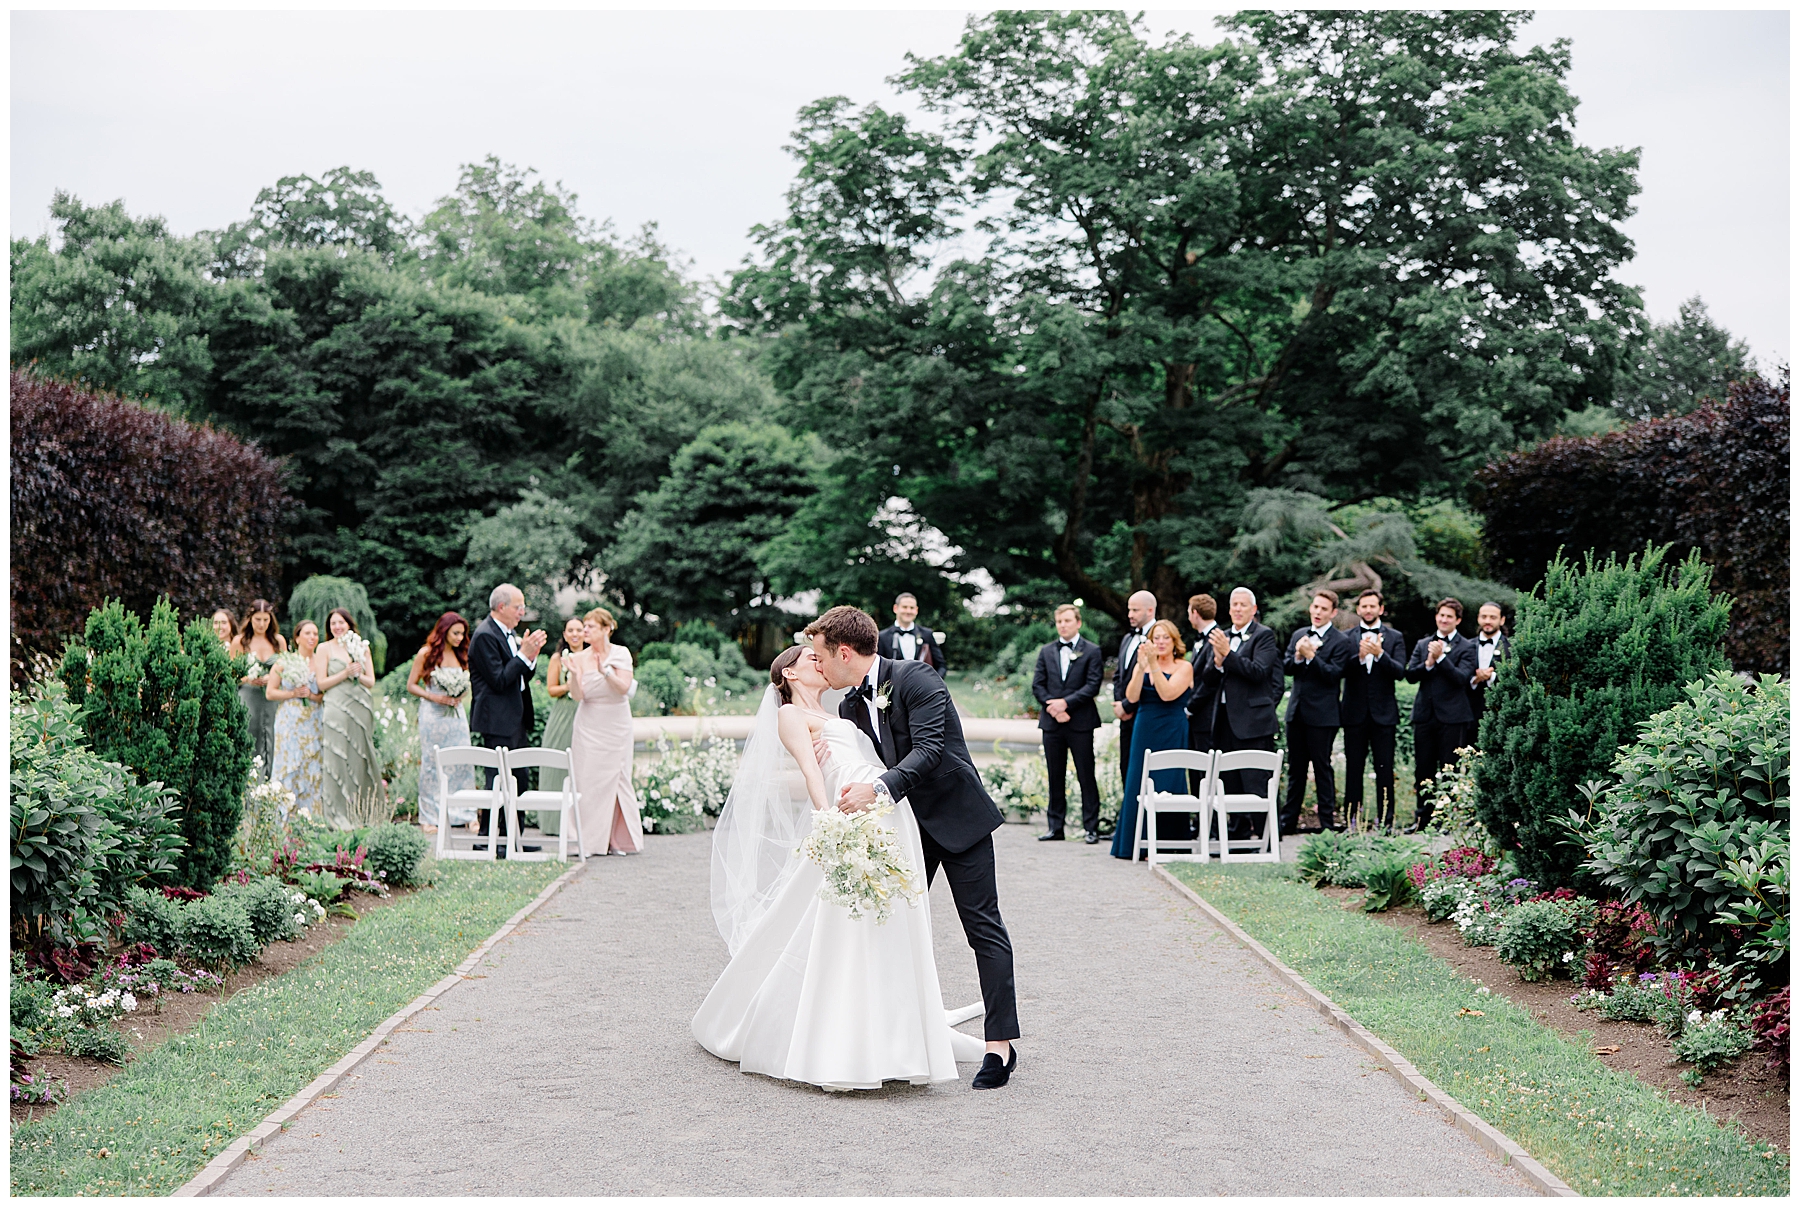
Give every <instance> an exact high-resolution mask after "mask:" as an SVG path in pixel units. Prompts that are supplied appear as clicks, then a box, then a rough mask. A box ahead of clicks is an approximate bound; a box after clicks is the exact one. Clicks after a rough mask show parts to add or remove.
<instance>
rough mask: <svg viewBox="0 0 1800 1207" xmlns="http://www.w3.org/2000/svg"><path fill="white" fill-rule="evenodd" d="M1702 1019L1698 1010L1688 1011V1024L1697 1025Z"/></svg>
mask: <svg viewBox="0 0 1800 1207" xmlns="http://www.w3.org/2000/svg"><path fill="white" fill-rule="evenodd" d="M1702 1017H1704V1016H1703V1015H1702V1014H1701V1013H1700V1012H1699V1011H1698V1010H1689V1011H1688V1016H1687V1021H1688V1022H1690V1023H1697V1022H1699V1021H1700V1020H1701V1018H1702Z"/></svg>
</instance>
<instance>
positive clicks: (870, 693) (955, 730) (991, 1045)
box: [806, 607, 1019, 1090]
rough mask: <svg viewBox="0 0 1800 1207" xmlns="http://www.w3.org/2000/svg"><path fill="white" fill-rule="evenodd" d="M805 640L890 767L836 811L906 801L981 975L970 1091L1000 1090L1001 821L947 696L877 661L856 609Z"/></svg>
mask: <svg viewBox="0 0 1800 1207" xmlns="http://www.w3.org/2000/svg"><path fill="white" fill-rule="evenodd" d="M806 635H807V636H808V637H809V638H811V639H812V645H813V652H814V653H816V654H817V655H818V656H819V663H820V670H821V671H823V672H824V675H825V680H826V682H828V683H830V684H831V686H833V687H837V688H848V689H850V690H849V691H848V693H847V694H846V695H845V696H844V699H843V702H842V703H841V704H839V705H838V715H839V716H840V717H843V718H844V719H846V720H848V721H850V722H852V723H854V724H855V725H856V726H857V727H858V728H859V729H861V730H862V731H863V732H864V733H866V734H868V735H869V738H870V740H871V741H873V742H874V744H875V749H876V750H878V751H880V752H881V761H882V762H883V763H884V764H885V765H886V766H887V767H888V772H887V774H885V775H883V776H882V777H881V778H880V779H878V780H877V781H876V782H875V783H873V784H861V783H858V784H846V785H844V787H843V789H842V790H841V791H840V792H839V793H838V807H839V808H840V809H843V810H845V811H846V812H852V813H854V812H858V811H860V810H863V809H868V808H871V807H874V806H878V805H880V804H882V803H884V801H895V800H901V799H905V800H907V801H909V802H910V803H911V804H912V811H913V816H914V817H916V818H918V821H919V838H920V841H921V843H922V844H923V845H924V848H925V883H926V885H927V887H929V886H930V884H931V881H932V879H933V878H934V877H935V876H936V875H937V870H938V868H939V867H940V866H941V867H942V868H943V869H944V878H945V879H946V880H948V881H949V882H950V895H951V897H952V898H953V899H954V900H955V901H956V912H957V914H958V915H959V916H960V917H961V918H962V924H963V934H964V935H965V936H967V937H968V940H969V946H970V947H972V948H974V950H975V967H976V970H977V972H979V974H980V976H981V1000H982V1002H983V1003H985V1005H986V1007H987V1021H986V1036H987V1056H986V1057H985V1058H984V1059H983V1060H982V1063H981V1070H980V1071H979V1072H978V1073H976V1074H975V1081H974V1088H976V1089H978V1090H985V1089H994V1088H997V1087H999V1086H1003V1085H1005V1084H1006V1082H1007V1079H1008V1078H1009V1077H1010V1076H1011V1075H1012V1072H1013V1070H1014V1069H1015V1068H1016V1067H1017V1066H1018V1061H1019V1054H1018V1051H1017V1049H1015V1048H1014V1047H1013V1044H1012V1041H1013V1040H1015V1039H1017V1038H1018V1037H1019V1007H1018V999H1017V995H1016V994H1015V992H1014V989H1013V956H1012V939H1011V937H1010V936H1009V935H1008V934H1007V933H1006V923H1005V922H1004V921H1002V920H1001V917H1000V891H999V888H998V886H997V885H996V883H995V880H994V831H995V830H997V829H999V828H1000V826H1001V824H1002V821H1003V819H1002V818H1001V816H1000V809H999V806H997V805H995V804H994V802H993V800H991V799H990V798H989V797H988V794H987V790H986V789H985V788H984V787H983V786H982V783H981V774H980V772H978V771H976V770H975V763H974V760H972V759H971V758H970V757H969V747H968V743H966V742H965V741H964V740H963V733H962V722H961V721H960V720H959V719H958V718H957V715H956V707H955V705H953V704H952V703H951V702H950V693H949V691H948V690H947V689H946V688H945V687H944V680H943V678H942V677H941V676H939V675H938V674H936V673H935V672H933V671H932V670H931V669H930V668H929V667H925V666H922V665H920V664H919V663H917V662H897V661H895V660H894V659H891V658H882V657H879V656H877V655H876V653H875V637H876V631H875V618H874V617H872V616H870V615H869V614H868V613H867V612H864V611H862V610H861V609H859V608H848V607H836V608H832V609H831V610H830V611H828V612H826V613H825V615H823V616H821V617H819V618H818V619H817V620H815V621H813V622H812V623H811V624H809V625H807V626H806Z"/></svg>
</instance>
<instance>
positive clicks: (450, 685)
mask: <svg viewBox="0 0 1800 1207" xmlns="http://www.w3.org/2000/svg"><path fill="white" fill-rule="evenodd" d="M431 685H432V686H433V687H435V688H437V689H438V690H439V691H441V692H443V693H444V694H445V695H446V696H450V697H451V698H453V699H458V700H460V699H461V698H462V697H463V696H465V695H467V694H468V692H469V672H468V671H465V670H462V669H460V668H458V667H454V666H440V667H438V668H437V669H436V670H435V671H432V672H431Z"/></svg>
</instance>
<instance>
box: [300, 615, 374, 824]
mask: <svg viewBox="0 0 1800 1207" xmlns="http://www.w3.org/2000/svg"><path fill="white" fill-rule="evenodd" d="M325 623H326V624H327V625H329V626H330V627H331V640H329V641H327V642H325V643H323V644H322V645H320V646H319V649H318V652H317V653H315V654H314V655H313V660H312V662H313V677H314V678H316V679H317V680H318V683H319V690H320V691H321V692H323V693H324V695H325V706H324V707H323V708H322V709H321V710H320V714H319V730H320V734H319V738H320V741H321V742H322V743H323V745H324V749H325V758H324V767H325V780H324V784H323V785H322V788H321V792H320V798H319V812H320V816H319V820H320V821H323V822H324V823H325V824H326V825H328V826H331V827H332V828H333V829H338V830H353V829H355V828H356V824H357V815H358V813H359V812H361V811H364V810H360V809H359V808H358V806H360V805H361V804H362V802H363V800H364V799H365V798H367V797H368V796H369V794H370V793H385V792H386V791H387V785H385V784H384V783H382V781H381V756H380V755H379V754H377V753H376V752H375V697H374V696H373V695H371V694H370V690H371V689H372V688H373V687H374V686H375V671H374V669H373V668H371V667H370V666H369V665H368V663H367V662H366V661H361V660H358V661H354V662H353V661H351V659H350V655H349V652H348V651H347V650H345V649H344V645H343V637H344V635H345V634H346V633H354V632H356V621H355V620H354V619H352V618H351V616H350V613H349V611H348V610H346V609H344V608H333V609H331V615H329V616H327V617H326V618H325Z"/></svg>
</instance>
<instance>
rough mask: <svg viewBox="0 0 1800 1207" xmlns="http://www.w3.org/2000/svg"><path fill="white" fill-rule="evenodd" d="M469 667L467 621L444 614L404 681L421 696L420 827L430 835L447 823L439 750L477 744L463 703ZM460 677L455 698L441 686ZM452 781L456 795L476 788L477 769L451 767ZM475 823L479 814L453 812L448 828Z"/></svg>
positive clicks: (448, 613)
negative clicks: (440, 794)
mask: <svg viewBox="0 0 1800 1207" xmlns="http://www.w3.org/2000/svg"><path fill="white" fill-rule="evenodd" d="M468 666H469V622H468V621H466V620H464V619H463V618H462V616H461V615H459V614H458V613H455V612H445V613H444V614H443V615H442V616H440V617H438V622H437V623H436V624H435V625H433V626H432V628H431V636H429V637H427V638H426V639H425V644H424V646H422V647H421V648H420V650H419V652H418V654H417V655H416V656H415V657H414V658H413V662H412V670H411V671H409V672H408V673H407V676H406V690H407V691H409V692H411V693H412V694H413V695H415V696H417V697H419V828H420V829H422V830H424V831H425V832H426V833H427V834H435V833H437V828H438V827H439V826H440V825H443V824H445V823H444V821H443V818H442V817H441V816H440V814H441V813H442V811H443V804H442V802H441V801H439V799H438V763H437V752H438V748H439V747H440V746H471V745H473V744H474V743H472V742H471V741H470V740H469V721H468V718H467V717H465V716H464V715H463V710H462V699H461V697H462V696H466V695H467V694H468V690H469V681H468ZM445 672H449V674H446V673H445ZM459 675H460V681H459V682H456V683H453V684H451V686H453V687H458V688H461V691H460V692H459V693H458V694H457V695H452V694H450V693H449V692H448V691H446V690H445V685H444V682H443V681H444V679H446V678H453V679H454V678H457V677H458V676H459ZM449 778H450V791H452V792H461V791H463V790H464V789H465V788H473V787H474V786H475V775H474V770H473V768H471V767H469V766H467V765H466V764H464V765H458V766H455V767H452V768H451V769H450V776H449ZM473 820H475V810H473V809H458V810H456V811H454V812H453V813H451V815H450V821H449V823H448V824H450V825H453V826H460V825H463V824H465V823H467V822H471V821H473Z"/></svg>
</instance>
